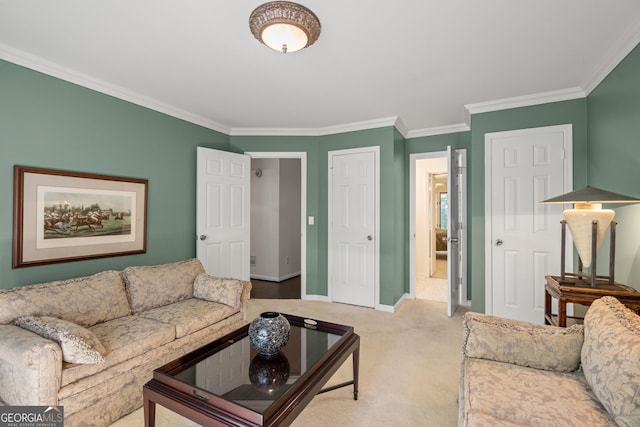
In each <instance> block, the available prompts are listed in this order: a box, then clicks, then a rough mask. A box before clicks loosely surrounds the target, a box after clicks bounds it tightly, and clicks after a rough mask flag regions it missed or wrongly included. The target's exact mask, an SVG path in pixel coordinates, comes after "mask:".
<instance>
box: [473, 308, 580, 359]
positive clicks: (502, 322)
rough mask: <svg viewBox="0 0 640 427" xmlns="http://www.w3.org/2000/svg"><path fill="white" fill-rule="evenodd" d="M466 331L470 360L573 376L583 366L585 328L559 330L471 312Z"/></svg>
mask: <svg viewBox="0 0 640 427" xmlns="http://www.w3.org/2000/svg"><path fill="white" fill-rule="evenodd" d="M463 328H464V329H463V330H464V336H463V344H462V349H463V353H464V355H465V356H467V357H476V358H479V359H487V360H495V361H497V362H506V363H513V364H516V365H520V366H527V367H530V368H536V369H544V370H547V371H557V372H572V371H575V370H576V369H578V366H579V365H580V348H581V347H582V341H583V327H582V325H574V326H571V327H568V328H558V327H556V326H541V325H533V324H531V323H528V322H523V321H518V320H513V319H505V318H501V317H497V316H489V315H486V314H480V313H473V312H468V313H466V314H465V316H464V322H463Z"/></svg>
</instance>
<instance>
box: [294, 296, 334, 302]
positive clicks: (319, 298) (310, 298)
mask: <svg viewBox="0 0 640 427" xmlns="http://www.w3.org/2000/svg"><path fill="white" fill-rule="evenodd" d="M301 299H303V300H305V301H322V302H331V300H330V299H329V297H328V296H326V295H303V296H302V298H301Z"/></svg>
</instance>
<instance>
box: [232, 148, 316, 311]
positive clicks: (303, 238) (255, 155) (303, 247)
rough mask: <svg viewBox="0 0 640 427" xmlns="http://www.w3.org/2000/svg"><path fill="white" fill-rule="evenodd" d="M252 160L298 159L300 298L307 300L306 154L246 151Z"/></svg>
mask: <svg viewBox="0 0 640 427" xmlns="http://www.w3.org/2000/svg"><path fill="white" fill-rule="evenodd" d="M244 154H246V155H248V156H249V157H251V158H252V159H300V288H301V289H300V297H301V299H307V153H306V152H298V151H246V152H245V153H244Z"/></svg>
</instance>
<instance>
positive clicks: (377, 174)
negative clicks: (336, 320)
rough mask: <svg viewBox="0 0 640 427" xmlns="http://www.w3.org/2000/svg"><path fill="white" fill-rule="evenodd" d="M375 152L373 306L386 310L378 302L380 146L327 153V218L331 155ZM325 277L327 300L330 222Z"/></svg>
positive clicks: (330, 186)
mask: <svg viewBox="0 0 640 427" xmlns="http://www.w3.org/2000/svg"><path fill="white" fill-rule="evenodd" d="M369 152H374V153H375V165H374V168H375V184H374V185H375V189H374V192H375V198H376V200H375V224H374V229H375V232H374V244H375V246H374V255H373V256H374V272H373V278H374V284H373V288H374V308H375V309H376V310H386V309H387V307H386V306H383V305H382V304H380V147H379V146H377V145H375V146H371V147H362V148H351V149H344V150H331V151H329V153H328V162H329V163H328V166H327V175H328V187H327V218H328V219H329V220H330V219H331V212H332V210H331V208H332V206H331V200H332V195H331V189H332V185H331V184H332V177H331V164H332V161H331V159H332V157H333V156H337V155H345V154H359V153H369ZM327 225H328V226H327V255H328V257H327V258H328V259H327V278H328V286H327V294H328V295H327V296H328V299H329V301H333V295H332V293H333V290H332V286H331V279H330V275H331V255H330V254H329V253H328V251H329V249H330V248H331V245H332V235H331V224H329V223H328V224H327Z"/></svg>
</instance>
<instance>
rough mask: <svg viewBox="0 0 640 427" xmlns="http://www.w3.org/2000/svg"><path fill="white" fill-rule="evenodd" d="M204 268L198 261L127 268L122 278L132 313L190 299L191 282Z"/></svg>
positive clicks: (191, 293)
mask: <svg viewBox="0 0 640 427" xmlns="http://www.w3.org/2000/svg"><path fill="white" fill-rule="evenodd" d="M200 273H204V267H203V266H202V264H201V263H200V261H199V260H198V259H195V258H194V259H190V260H187V261H180V262H174V263H170V264H161V265H152V266H143V267H127V268H125V269H124V270H123V272H122V276H123V277H124V281H125V283H126V285H127V291H128V293H129V301H130V303H131V308H132V309H133V312H134V313H140V312H142V311H145V310H149V309H151V308H155V307H160V306H163V305H167V304H171V303H173V302H176V301H181V300H183V299H186V298H191V297H192V296H193V281H194V279H195V278H196V276H197V275H198V274H200Z"/></svg>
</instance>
